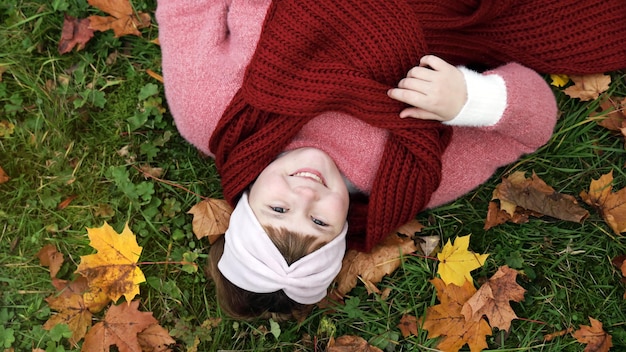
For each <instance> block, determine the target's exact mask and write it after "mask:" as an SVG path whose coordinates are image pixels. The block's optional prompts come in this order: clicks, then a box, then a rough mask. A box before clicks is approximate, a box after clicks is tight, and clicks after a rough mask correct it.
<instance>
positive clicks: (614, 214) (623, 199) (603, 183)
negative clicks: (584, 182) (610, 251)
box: [580, 170, 626, 235]
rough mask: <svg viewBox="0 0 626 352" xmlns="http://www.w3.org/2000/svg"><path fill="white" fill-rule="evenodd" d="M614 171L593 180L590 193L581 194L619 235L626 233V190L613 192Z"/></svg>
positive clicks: (583, 192)
mask: <svg viewBox="0 0 626 352" xmlns="http://www.w3.org/2000/svg"><path fill="white" fill-rule="evenodd" d="M612 183H613V170H611V172H609V173H608V174H605V175H602V176H601V177H600V178H599V179H597V180H595V179H594V180H592V181H591V184H590V185H589V191H588V192H586V191H582V192H580V197H581V198H582V199H583V201H585V203H587V204H589V205H591V206H593V207H595V208H596V209H598V211H599V212H600V214H602V217H603V218H604V221H606V223H607V224H608V225H609V226H610V227H611V229H612V230H613V232H614V233H615V234H617V235H619V234H620V233H622V232H625V231H626V188H622V189H620V190H619V191H617V192H612V189H613V186H612Z"/></svg>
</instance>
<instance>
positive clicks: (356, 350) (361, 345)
mask: <svg viewBox="0 0 626 352" xmlns="http://www.w3.org/2000/svg"><path fill="white" fill-rule="evenodd" d="M326 351H328V352H382V350H381V349H380V348H378V347H375V346H372V345H370V344H369V343H367V341H365V340H364V339H363V338H362V337H358V336H352V335H344V336H339V337H338V338H337V339H335V341H334V342H333V343H332V344H331V343H329V346H328V348H327V349H326Z"/></svg>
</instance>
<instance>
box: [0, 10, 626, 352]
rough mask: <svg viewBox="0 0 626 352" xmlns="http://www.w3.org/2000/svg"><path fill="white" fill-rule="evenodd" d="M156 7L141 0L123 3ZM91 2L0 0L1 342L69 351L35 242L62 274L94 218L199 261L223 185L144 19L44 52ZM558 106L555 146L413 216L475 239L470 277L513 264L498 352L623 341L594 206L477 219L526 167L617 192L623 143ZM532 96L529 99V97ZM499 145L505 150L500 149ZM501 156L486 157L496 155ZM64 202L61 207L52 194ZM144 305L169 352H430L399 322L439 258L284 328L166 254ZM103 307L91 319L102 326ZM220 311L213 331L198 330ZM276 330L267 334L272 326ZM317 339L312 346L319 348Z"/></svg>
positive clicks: (564, 187) (621, 242)
mask: <svg viewBox="0 0 626 352" xmlns="http://www.w3.org/2000/svg"><path fill="white" fill-rule="evenodd" d="M134 6H135V8H136V9H137V10H140V11H148V12H150V13H153V11H154V9H155V6H156V5H155V3H154V2H153V1H142V2H135V3H134ZM65 12H68V13H69V14H71V15H73V16H77V17H85V16H87V15H89V14H94V13H96V10H94V9H93V8H90V7H89V6H88V5H87V3H86V1H83V0H55V1H42V0H34V1H23V0H8V1H4V2H3V5H0V23H2V24H1V25H0V67H3V68H5V69H6V72H4V74H3V75H2V82H0V122H2V121H6V122H10V123H12V124H13V125H14V126H15V128H14V130H13V132H12V133H11V134H9V135H4V136H0V166H1V167H2V168H3V169H4V170H5V171H6V172H7V173H8V175H9V176H10V177H11V180H10V181H9V182H7V183H5V184H2V185H0V350H2V349H4V348H9V347H11V348H13V349H14V350H15V351H30V350H31V349H32V348H42V349H44V350H46V351H71V350H78V348H75V347H73V346H69V345H68V344H67V342H66V340H65V339H63V338H61V335H62V331H61V332H59V331H45V330H43V329H42V324H43V323H44V322H45V321H46V320H47V319H48V318H49V317H50V315H51V314H52V313H53V312H51V311H50V309H49V308H48V306H47V303H46V302H45V300H44V299H45V298H46V297H48V296H50V295H51V294H53V293H54V289H53V287H52V286H51V284H50V278H49V274H48V271H47V269H46V268H44V267H41V266H40V265H39V262H38V260H37V258H36V257H35V255H36V253H37V251H38V250H39V249H40V248H41V247H43V246H44V245H46V244H54V245H56V246H57V248H58V249H59V250H60V251H61V252H63V253H64V254H65V258H66V260H65V264H64V266H63V267H62V269H61V272H60V273H59V275H58V276H59V277H62V278H66V279H67V278H71V276H72V274H73V271H74V270H75V268H76V265H77V263H78V262H80V256H81V255H86V254H90V253H92V252H93V250H92V249H91V247H89V245H88V239H87V236H86V233H87V232H86V230H85V228H86V227H99V226H101V225H102V224H103V223H104V222H105V221H106V222H108V223H109V224H111V225H112V226H113V227H114V228H116V229H117V230H118V231H120V230H121V229H122V228H123V226H124V224H125V223H127V222H128V223H129V225H130V227H131V230H132V231H133V232H134V233H135V234H137V236H138V242H139V244H140V245H141V246H143V247H144V250H143V254H142V257H141V260H142V261H164V260H166V259H168V260H171V261H179V260H181V259H182V258H183V255H185V253H195V254H197V255H198V260H197V262H198V263H199V264H200V265H202V264H203V263H204V262H205V260H206V253H207V247H208V244H207V242H206V241H204V240H202V241H198V240H196V239H195V237H194V236H193V234H192V231H191V220H192V218H191V216H190V215H188V214H186V212H187V210H189V208H190V207H191V206H193V205H194V204H196V203H197V202H198V201H199V200H200V199H199V197H197V196H196V195H195V194H201V195H204V196H210V197H219V196H220V194H221V193H220V186H219V179H218V176H217V174H216V171H215V169H214V166H213V163H212V162H211V160H207V159H204V158H202V157H201V156H200V155H199V154H198V153H197V152H196V151H195V150H194V149H193V148H192V147H191V146H189V145H187V144H186V143H185V142H184V141H183V140H182V138H181V137H180V136H179V135H178V134H177V132H176V129H175V127H174V126H173V123H172V119H171V116H170V115H169V112H168V111H167V104H166V102H165V100H164V96H163V87H162V85H161V84H160V83H158V82H157V81H155V80H154V79H152V78H151V77H149V76H148V75H147V74H146V73H145V70H146V69H151V70H153V71H156V72H159V71H160V52H159V48H158V46H156V45H155V44H153V43H151V42H150V41H151V40H152V39H155V38H156V37H157V32H158V28H157V26H156V25H155V24H153V26H152V27H150V28H147V29H144V30H143V37H142V38H138V37H123V38H120V39H118V38H114V37H113V34H112V33H108V32H105V33H96V35H95V37H94V38H93V39H92V40H91V42H90V43H89V44H88V45H87V47H86V48H85V49H84V50H83V51H80V52H72V53H69V54H66V55H59V54H58V52H57V45H58V40H59V38H60V33H61V27H62V23H63V14H64V13H65ZM613 78H614V79H613V84H612V87H611V92H612V93H614V94H616V95H618V96H626V84H625V83H624V76H623V75H620V74H618V73H614V75H613ZM555 93H556V94H557V96H558V102H559V105H560V109H561V111H562V117H561V119H560V120H559V123H558V126H557V128H556V130H555V133H554V136H553V137H552V139H551V141H550V142H549V143H548V144H547V145H546V146H545V147H543V148H541V149H540V150H538V151H537V152H535V153H533V154H532V155H528V156H526V157H525V158H523V159H522V160H520V161H519V162H517V163H515V164H513V165H510V166H509V167H505V168H502V169H501V170H498V172H497V174H496V175H494V177H493V178H492V179H491V180H490V181H488V182H486V183H485V184H484V185H483V186H481V187H479V188H478V189H476V190H475V191H473V192H471V193H470V194H468V195H467V196H465V197H463V198H461V199H459V200H457V201H455V202H454V203H451V204H448V205H445V206H442V207H440V208H437V209H433V210H430V211H427V212H424V213H422V214H420V215H419V217H418V218H419V220H420V221H421V222H422V223H424V224H428V227H427V228H426V229H425V230H424V232H425V233H426V234H436V235H440V236H441V238H442V239H443V240H447V239H452V238H455V237H456V236H463V235H467V234H472V239H471V243H470V246H471V249H473V250H474V251H476V252H480V253H490V256H489V258H488V260H487V263H486V265H485V266H484V267H483V268H482V269H480V270H477V271H476V272H475V273H474V277H475V278H476V279H480V278H484V277H488V276H491V275H492V274H493V273H494V272H495V271H496V269H497V268H498V267H499V266H501V265H505V264H507V265H509V266H511V267H513V268H516V269H519V270H520V271H522V272H524V273H525V275H523V276H521V277H520V279H519V280H518V282H519V283H520V284H521V285H522V286H524V288H526V289H527V290H528V291H527V293H526V296H525V300H524V301H523V302H521V303H514V304H513V307H514V309H515V311H516V313H517V315H518V316H519V317H520V318H522V319H520V320H516V321H514V322H513V325H512V329H511V331H510V332H508V333H506V332H498V331H495V332H494V335H493V336H491V337H489V338H488V342H489V346H490V348H491V349H492V350H497V351H526V350H541V351H582V349H583V348H584V347H583V345H581V344H579V343H578V342H576V341H575V340H574V339H573V338H572V337H571V336H570V335H565V336H563V337H560V338H557V339H555V340H553V341H550V342H544V341H543V335H544V334H546V333H551V332H555V331H558V330H562V329H566V328H567V327H570V326H572V327H575V328H578V327H579V326H580V325H581V324H584V325H589V320H588V317H594V318H596V319H598V320H600V321H602V322H603V324H604V327H605V329H606V330H607V331H608V332H609V333H611V334H612V336H613V344H614V345H615V350H622V349H626V329H625V326H626V301H625V300H624V299H623V298H622V296H623V294H624V291H625V290H626V285H624V284H622V283H620V279H621V275H620V273H619V272H618V271H617V270H616V269H615V268H613V267H612V265H611V262H610V261H611V259H612V258H613V257H615V256H617V255H620V254H626V238H625V237H621V236H616V235H614V234H613V233H612V232H611V231H610V229H609V227H608V226H607V225H606V224H605V223H604V222H603V220H602V219H601V217H600V216H599V215H598V214H597V213H596V212H595V211H594V210H593V209H589V210H590V212H591V216H590V217H589V218H588V219H587V220H585V222H584V223H583V224H574V223H565V222H562V221H556V220H554V219H549V218H540V219H538V218H532V219H531V220H530V222H529V223H527V224H523V225H514V224H504V225H501V226H498V227H495V228H493V229H491V230H489V231H484V230H483V223H484V218H485V216H486V213H487V204H488V202H489V200H490V198H491V192H492V191H493V189H494V187H495V185H496V184H498V183H499V179H500V178H501V177H502V176H505V175H507V174H509V173H510V172H512V171H517V170H522V171H526V172H529V173H530V172H531V171H535V172H536V173H537V174H538V175H539V176H540V177H541V178H543V179H544V180H545V181H546V182H547V183H548V184H550V185H552V186H553V187H554V188H555V189H556V190H557V191H559V192H563V193H567V194H571V195H575V196H576V195H578V194H579V192H580V191H582V190H584V189H587V187H588V185H589V182H590V181H591V179H592V178H598V177H599V176H600V175H602V174H604V173H607V172H609V171H610V170H613V173H614V176H615V186H616V187H619V188H621V187H624V186H626V174H625V171H624V169H623V165H624V164H625V163H626V153H624V141H623V139H622V138H620V137H618V136H615V135H614V134H612V133H610V132H608V131H606V130H604V129H603V128H601V127H599V126H598V125H597V124H596V123H594V122H589V121H588V120H587V119H586V117H587V116H588V115H589V112H590V111H593V110H594V109H595V108H596V107H597V102H591V103H581V102H579V101H576V100H572V99H569V98H567V97H566V96H565V95H564V94H563V93H561V92H560V91H558V90H557V89H555ZM529 103H532V102H529ZM502 148H506V146H502ZM494 152H496V153H497V151H494ZM142 165H150V166H152V167H160V168H163V176H162V178H163V179H166V180H169V181H171V182H174V183H175V184H178V185H180V186H181V187H183V188H184V189H187V190H189V191H185V190H183V189H181V188H177V187H173V186H171V185H168V184H166V183H163V182H157V181H155V180H152V179H148V180H146V179H144V178H143V177H142V175H141V174H140V173H139V172H138V171H137V170H136V169H135V168H134V167H139V166H142ZM70 196H76V198H75V199H74V200H73V201H72V202H71V203H70V205H69V206H68V207H67V208H64V209H57V206H58V204H59V203H60V202H61V201H63V200H64V199H66V198H67V197H70ZM142 269H143V270H144V272H145V273H146V276H147V277H148V282H147V283H145V284H142V286H141V295H140V299H141V302H142V304H141V308H142V309H143V310H146V311H152V312H153V313H154V316H155V317H156V318H157V319H158V320H159V322H160V323H161V325H163V326H165V327H166V328H168V329H169V330H172V331H174V332H176V337H177V343H178V344H177V346H176V350H179V351H185V350H187V349H188V348H190V347H192V344H193V341H194V338H196V337H197V338H198V339H199V341H200V344H199V348H198V349H199V350H202V351H210V350H217V349H225V350H248V351H252V350H254V351H263V350H267V351H270V350H284V351H294V350H304V351H314V350H323V346H325V344H326V343H327V341H328V340H329V338H330V337H338V336H341V335H344V334H350V335H358V336H361V337H363V338H365V339H366V340H368V341H369V342H370V343H372V344H374V345H377V346H379V347H381V348H383V349H384V350H386V351H412V350H420V349H421V350H424V349H426V348H434V347H435V345H436V340H429V339H427V337H426V335H427V334H426V332H421V333H420V334H419V335H418V336H411V337H408V338H403V337H402V336H401V334H400V330H399V329H398V328H397V324H398V323H399V321H400V318H401V316H402V315H403V314H411V315H415V316H423V315H424V313H425V311H426V309H427V307H429V306H431V305H433V304H435V303H436V301H435V293H434V288H433V287H432V285H431V284H430V283H429V282H428V280H430V279H431V278H433V276H434V272H435V263H434V262H432V261H429V260H426V259H423V258H418V257H409V258H407V259H406V261H405V263H404V264H403V266H402V267H401V268H400V269H399V270H397V271H396V272H395V273H394V274H393V275H391V276H389V277H386V278H385V279H384V280H383V282H382V283H381V286H383V287H389V288H390V289H391V291H390V292H391V293H390V296H389V297H388V298H387V299H386V300H383V299H381V297H379V296H376V295H367V293H366V290H365V289H364V288H363V287H362V286H359V287H357V288H356V289H354V290H353V291H352V292H351V293H350V294H349V297H347V299H346V305H345V306H339V307H336V308H335V309H334V311H330V310H321V309H316V310H314V311H313V313H312V314H311V316H310V317H308V318H307V319H306V320H305V321H304V322H302V323H301V324H296V323H284V324H281V325H280V334H276V335H278V336H277V337H276V335H275V334H272V333H271V332H270V330H271V325H270V322H269V321H254V322H237V321H233V320H230V319H228V318H227V317H225V316H223V314H222V313H221V311H220V310H219V309H218V308H217V306H216V303H215V299H214V292H213V286H212V285H211V283H210V282H208V281H207V279H206V278H205V276H204V274H203V273H202V270H200V271H198V272H196V273H186V272H184V271H182V270H181V267H180V266H177V265H145V266H142ZM100 317H101V315H98V316H96V319H99V318H100ZM215 318H222V321H221V323H219V324H218V325H217V326H216V327H207V326H202V324H203V323H204V322H206V321H209V320H210V319H215ZM275 332H276V331H275ZM316 348H317V349H316Z"/></svg>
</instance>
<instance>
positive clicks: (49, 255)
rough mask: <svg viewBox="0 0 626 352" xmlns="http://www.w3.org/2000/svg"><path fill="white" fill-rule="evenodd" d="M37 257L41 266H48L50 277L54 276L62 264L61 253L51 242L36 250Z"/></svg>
mask: <svg viewBox="0 0 626 352" xmlns="http://www.w3.org/2000/svg"><path fill="white" fill-rule="evenodd" d="M37 258H39V263H41V265H42V266H46V267H48V268H50V277H56V276H57V274H58V273H59V269H61V265H63V253H60V252H59V251H57V247H56V246H54V245H52V244H47V245H45V246H44V247H43V248H42V249H40V250H39V252H37Z"/></svg>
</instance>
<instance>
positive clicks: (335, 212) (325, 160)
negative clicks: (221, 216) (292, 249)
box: [248, 148, 349, 242]
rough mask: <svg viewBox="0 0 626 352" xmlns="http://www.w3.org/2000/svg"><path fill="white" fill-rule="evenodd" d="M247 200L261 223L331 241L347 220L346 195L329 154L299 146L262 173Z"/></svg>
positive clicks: (346, 191) (340, 176) (337, 170)
mask: <svg viewBox="0 0 626 352" xmlns="http://www.w3.org/2000/svg"><path fill="white" fill-rule="evenodd" d="M248 201H249V203H250V207H251V208H252V211H253V212H254V214H255V215H256V217H257V219H258V220H259V222H260V223H261V225H264V226H267V225H270V226H273V227H276V228H280V227H283V228H286V229H287V230H289V231H292V232H296V233H303V234H307V235H313V236H317V237H319V240H320V241H325V242H330V241H331V240H332V239H333V238H335V237H336V236H337V235H338V234H339V233H340V232H341V230H342V229H343V226H344V224H345V222H346V218H347V215H348V205H349V196H348V189H347V188H346V184H345V183H344V180H343V177H342V175H341V173H340V172H339V169H337V165H335V162H334V161H333V160H332V159H331V158H330V156H329V155H328V154H326V153H325V152H323V151H321V150H319V149H316V148H300V149H295V150H292V151H289V152H287V153H285V154H283V155H281V156H280V157H279V158H278V159H276V160H274V161H273V162H272V163H271V164H269V165H268V166H267V167H266V168H265V169H264V170H263V171H262V172H261V174H260V175H259V177H258V178H257V179H256V181H255V182H254V183H253V184H252V187H251V188H250V194H249V196H248Z"/></svg>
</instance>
